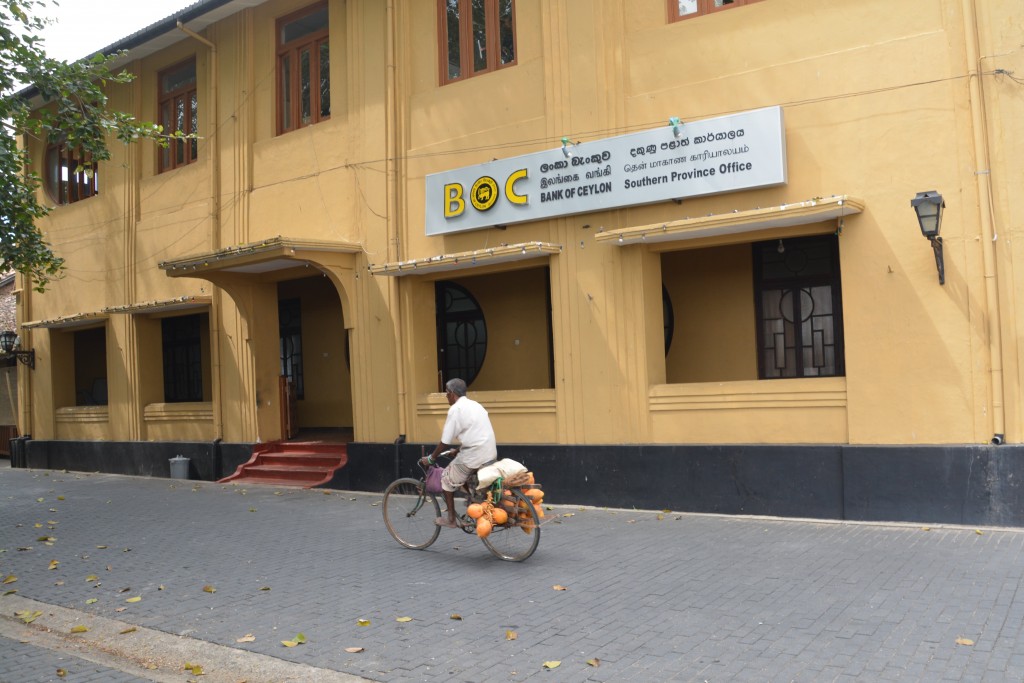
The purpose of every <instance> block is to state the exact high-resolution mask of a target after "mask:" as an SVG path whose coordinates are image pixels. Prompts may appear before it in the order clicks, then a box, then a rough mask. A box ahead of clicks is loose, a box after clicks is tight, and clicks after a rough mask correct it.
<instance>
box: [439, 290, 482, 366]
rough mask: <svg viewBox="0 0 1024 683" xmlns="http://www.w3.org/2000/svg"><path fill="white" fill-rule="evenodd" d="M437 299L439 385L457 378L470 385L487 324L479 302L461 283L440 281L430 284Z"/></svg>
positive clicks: (480, 361)
mask: <svg viewBox="0 0 1024 683" xmlns="http://www.w3.org/2000/svg"><path fill="white" fill-rule="evenodd" d="M434 295H435V297H436V302H437V368H438V370H439V371H440V372H441V380H442V381H441V385H442V386H443V385H444V382H447V381H448V380H450V379H452V378H454V377H459V378H461V379H464V380H465V381H466V384H467V385H469V384H472V383H473V380H474V379H476V376H477V375H478V374H480V368H482V367H483V364H484V356H485V355H486V353H487V324H486V323H485V322H484V314H483V311H482V310H480V305H479V304H478V303H477V302H476V299H474V298H473V295H472V294H470V293H469V291H468V290H466V289H465V288H464V287H462V286H461V285H457V284H455V283H454V282H450V281H448V280H441V281H439V282H437V283H436V284H435V285H434Z"/></svg>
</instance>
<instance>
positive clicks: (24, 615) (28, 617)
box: [14, 609, 43, 624]
mask: <svg viewBox="0 0 1024 683" xmlns="http://www.w3.org/2000/svg"><path fill="white" fill-rule="evenodd" d="M14 616H16V617H18V618H19V619H21V620H22V621H23V622H25V623H26V624H31V623H32V622H33V621H35V620H36V619H38V618H39V617H41V616H43V613H42V612H40V611H38V610H37V611H35V612H33V611H32V610H27V609H23V610H18V611H17V612H15V613H14Z"/></svg>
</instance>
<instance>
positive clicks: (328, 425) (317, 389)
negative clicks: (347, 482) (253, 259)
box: [277, 275, 353, 441]
mask: <svg viewBox="0 0 1024 683" xmlns="http://www.w3.org/2000/svg"><path fill="white" fill-rule="evenodd" d="M277 308H278V332H279V334H278V336H279V340H280V346H279V348H280V366H281V367H280V371H281V386H282V434H283V435H284V436H285V438H289V439H296V438H298V439H303V440H308V439H310V438H313V439H317V440H319V439H322V438H325V437H330V438H332V439H334V440H338V439H340V440H345V441H349V440H351V437H352V425H353V417H352V380H351V366H350V361H349V358H350V356H349V343H348V341H349V340H348V331H347V330H346V329H345V324H344V317H343V313H342V304H341V299H340V297H339V296H338V291H337V289H336V288H335V287H334V284H333V283H332V282H331V281H330V280H329V279H328V278H326V277H324V276H323V275H316V276H313V277H305V278H299V279H295V280H286V281H282V282H279V283H278V284H277Z"/></svg>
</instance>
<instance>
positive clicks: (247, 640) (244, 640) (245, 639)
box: [235, 633, 256, 643]
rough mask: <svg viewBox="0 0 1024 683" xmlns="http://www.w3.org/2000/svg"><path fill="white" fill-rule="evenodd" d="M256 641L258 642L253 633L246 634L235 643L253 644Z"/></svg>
mask: <svg viewBox="0 0 1024 683" xmlns="http://www.w3.org/2000/svg"><path fill="white" fill-rule="evenodd" d="M255 640H256V636H254V635H253V634H251V633H246V634H245V635H244V636H242V637H241V638H239V639H237V640H236V641H235V642H236V643H252V642H254V641H255Z"/></svg>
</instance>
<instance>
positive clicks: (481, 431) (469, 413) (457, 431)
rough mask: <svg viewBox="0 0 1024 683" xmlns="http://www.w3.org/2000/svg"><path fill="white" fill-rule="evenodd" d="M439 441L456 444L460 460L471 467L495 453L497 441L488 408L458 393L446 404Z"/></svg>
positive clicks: (479, 465) (488, 458)
mask: <svg viewBox="0 0 1024 683" xmlns="http://www.w3.org/2000/svg"><path fill="white" fill-rule="evenodd" d="M441 442H442V443H446V444H459V445H460V446H459V455H458V460H459V462H461V463H462V464H464V465H465V466H466V467H471V468H473V469H477V468H479V467H483V466H484V464H486V463H488V462H490V461H491V460H494V459H495V458H497V457H498V444H497V441H496V439H495V438H494V428H493V427H491V419H490V418H489V417H487V410H486V409H484V407H483V406H482V405H480V404H479V403H477V402H476V401H474V400H473V399H471V398H466V397H465V396H460V397H459V398H458V400H457V401H455V403H453V404H452V405H451V406H450V407H449V408H448V418H447V419H446V420H445V421H444V430H443V431H442V432H441Z"/></svg>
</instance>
